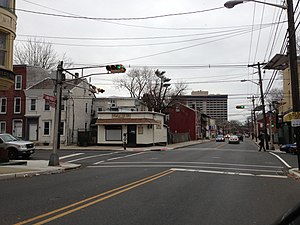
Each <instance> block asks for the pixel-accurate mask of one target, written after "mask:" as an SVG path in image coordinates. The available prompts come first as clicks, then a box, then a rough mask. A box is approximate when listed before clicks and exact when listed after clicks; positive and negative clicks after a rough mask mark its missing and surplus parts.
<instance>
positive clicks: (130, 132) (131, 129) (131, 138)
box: [127, 125, 136, 147]
mask: <svg viewBox="0 0 300 225" xmlns="http://www.w3.org/2000/svg"><path fill="white" fill-rule="evenodd" d="M127 146H130V147H135V146H136V125H127Z"/></svg>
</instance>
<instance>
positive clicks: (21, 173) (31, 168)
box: [0, 140, 210, 180]
mask: <svg viewBox="0 0 300 225" xmlns="http://www.w3.org/2000/svg"><path fill="white" fill-rule="evenodd" d="M209 141H210V140H197V141H188V142H182V143H176V144H170V145H167V146H150V147H144V148H143V147H138V148H126V150H125V151H129V152H133V151H134V152H141V151H167V150H172V149H176V148H181V147H186V146H189V145H195V144H201V143H203V142H209ZM36 149H37V150H39V149H44V150H47V149H48V150H51V149H52V147H51V146H36ZM60 149H61V150H81V151H87V150H99V151H101V150H102V151H104V150H106V151H107V150H110V151H124V148H123V147H122V146H87V147H82V146H61V148H60ZM48 163H49V161H48V160H10V161H9V162H8V163H0V180H4V179H11V178H20V177H30V176H38V175H42V174H54V173H61V172H64V171H66V170H69V169H76V168H79V167H80V166H81V165H80V164H73V163H65V162H60V165H58V166H48Z"/></svg>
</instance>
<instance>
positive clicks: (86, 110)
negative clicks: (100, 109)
mask: <svg viewBox="0 0 300 225" xmlns="http://www.w3.org/2000/svg"><path fill="white" fill-rule="evenodd" d="M85 112H86V113H87V112H88V104H87V103H85Z"/></svg>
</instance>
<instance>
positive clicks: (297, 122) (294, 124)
mask: <svg viewBox="0 0 300 225" xmlns="http://www.w3.org/2000/svg"><path fill="white" fill-rule="evenodd" d="M292 127H300V119H295V120H292Z"/></svg>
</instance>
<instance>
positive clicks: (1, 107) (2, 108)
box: [0, 98, 7, 114]
mask: <svg viewBox="0 0 300 225" xmlns="http://www.w3.org/2000/svg"><path fill="white" fill-rule="evenodd" d="M6 108H7V99H6V98H0V113H1V114H5V113H6Z"/></svg>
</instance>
